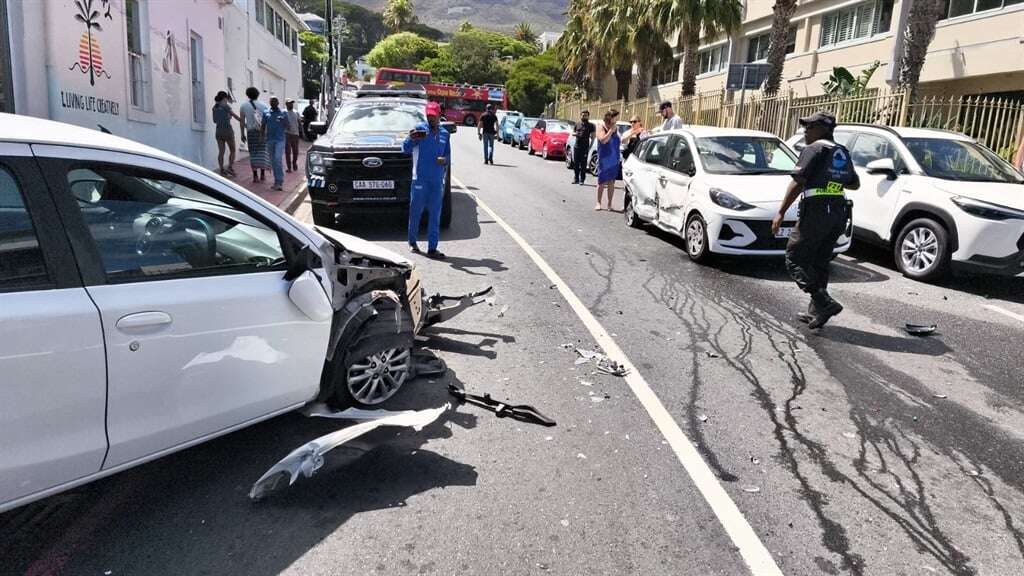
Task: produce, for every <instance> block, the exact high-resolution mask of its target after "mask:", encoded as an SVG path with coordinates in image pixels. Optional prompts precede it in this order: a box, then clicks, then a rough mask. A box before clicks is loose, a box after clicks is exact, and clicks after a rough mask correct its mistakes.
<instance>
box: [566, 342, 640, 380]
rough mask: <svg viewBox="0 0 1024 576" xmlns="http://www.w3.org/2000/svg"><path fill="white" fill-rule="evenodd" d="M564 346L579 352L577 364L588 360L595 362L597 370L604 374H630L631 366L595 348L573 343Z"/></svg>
mask: <svg viewBox="0 0 1024 576" xmlns="http://www.w3.org/2000/svg"><path fill="white" fill-rule="evenodd" d="M562 347H563V348H566V349H569V348H571V349H573V350H575V351H576V353H577V354H579V358H577V359H576V364H577V365H579V364H586V363H587V362H593V363H594V365H595V366H596V367H597V370H598V371H599V372H602V373H604V374H609V375H611V376H620V377H621V376H625V375H627V374H629V368H627V367H626V366H624V365H622V364H620V363H619V362H616V361H615V360H612V359H611V358H609V357H608V356H605V355H604V354H602V353H600V352H594V351H593V350H584V349H583V348H578V347H576V346H573V345H572V344H563V345H562Z"/></svg>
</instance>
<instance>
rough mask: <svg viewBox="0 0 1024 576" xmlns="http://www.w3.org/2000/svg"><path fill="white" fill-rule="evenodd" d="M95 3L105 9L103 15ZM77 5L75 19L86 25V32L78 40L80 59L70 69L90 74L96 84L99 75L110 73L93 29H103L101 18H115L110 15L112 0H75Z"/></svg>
mask: <svg viewBox="0 0 1024 576" xmlns="http://www.w3.org/2000/svg"><path fill="white" fill-rule="evenodd" d="M94 4H95V5H96V6H95V8H100V9H101V10H105V12H104V14H103V15H102V16H100V10H96V9H94ZM75 6H76V7H77V8H78V13H77V14H75V20H77V21H78V22H81V23H82V24H84V25H85V32H82V37H81V38H80V39H79V41H78V61H77V62H75V63H74V64H72V65H71V67H70V68H68V70H74V69H76V68H77V69H78V70H80V71H81V72H82V74H88V75H89V84H90V85H92V86H95V85H96V77H97V76H100V77H106V78H108V79H109V78H110V74H109V73H108V72H107V71H106V70H104V69H103V53H102V52H101V51H100V41H99V39H97V38H96V37H95V36H94V35H93V33H92V31H93V30H96V31H98V32H102V31H103V27H102V26H101V25H100V19H101V18H106V19H107V20H113V19H114V17H113V16H111V15H110V0H99V2H98V3H94V2H93V0H75Z"/></svg>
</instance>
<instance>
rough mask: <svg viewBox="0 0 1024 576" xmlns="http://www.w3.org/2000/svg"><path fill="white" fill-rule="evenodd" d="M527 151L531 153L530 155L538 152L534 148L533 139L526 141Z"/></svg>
mask: <svg viewBox="0 0 1024 576" xmlns="http://www.w3.org/2000/svg"><path fill="white" fill-rule="evenodd" d="M526 153H527V154H529V155H530V156H533V155H534V154H536V153H537V152H535V151H534V150H533V142H532V141H531V142H527V143H526Z"/></svg>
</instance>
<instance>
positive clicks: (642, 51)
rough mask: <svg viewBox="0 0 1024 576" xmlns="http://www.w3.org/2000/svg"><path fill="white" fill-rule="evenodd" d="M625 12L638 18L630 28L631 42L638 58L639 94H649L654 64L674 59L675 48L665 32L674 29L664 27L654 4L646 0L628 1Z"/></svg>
mask: <svg viewBox="0 0 1024 576" xmlns="http://www.w3.org/2000/svg"><path fill="white" fill-rule="evenodd" d="M627 4H628V7H629V8H628V10H627V11H626V14H625V16H626V17H627V18H628V21H629V22H635V23H636V24H634V25H633V26H632V27H631V28H630V31H629V45H630V46H631V47H632V49H633V55H634V58H635V60H636V72H637V83H636V97H637V98H645V97H647V90H648V89H649V88H650V86H651V79H652V78H651V77H652V76H653V69H654V66H655V64H657V63H659V62H662V61H666V60H667V61H671V60H672V48H671V47H670V46H669V45H668V42H666V41H665V36H666V35H667V34H668V33H670V32H672V30H665V29H664V26H663V24H662V23H661V22H660V21H658V20H656V19H655V18H654V14H653V12H652V10H651V6H652V4H651V3H650V2H648V1H646V0H632V1H630V2H628V3H627Z"/></svg>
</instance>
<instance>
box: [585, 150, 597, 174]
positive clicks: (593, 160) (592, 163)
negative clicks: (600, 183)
mask: <svg viewBox="0 0 1024 576" xmlns="http://www.w3.org/2000/svg"><path fill="white" fill-rule="evenodd" d="M587 172H590V174H591V175H593V176H597V152H594V153H592V154H591V155H590V160H589V161H588V162H587Z"/></svg>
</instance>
